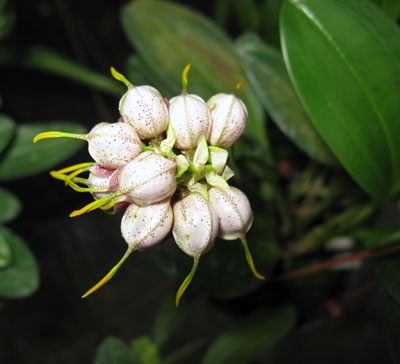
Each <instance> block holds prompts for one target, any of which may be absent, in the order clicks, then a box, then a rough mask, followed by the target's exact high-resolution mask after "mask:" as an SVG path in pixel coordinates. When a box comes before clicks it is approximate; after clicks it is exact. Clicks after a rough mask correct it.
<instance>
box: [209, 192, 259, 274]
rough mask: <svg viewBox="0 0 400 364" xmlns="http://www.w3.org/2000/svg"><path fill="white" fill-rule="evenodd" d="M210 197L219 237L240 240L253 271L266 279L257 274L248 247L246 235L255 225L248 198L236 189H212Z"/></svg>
mask: <svg viewBox="0 0 400 364" xmlns="http://www.w3.org/2000/svg"><path fill="white" fill-rule="evenodd" d="M208 196H209V202H210V204H211V206H213V208H214V209H215V211H216V212H217V214H218V218H219V231H218V236H219V237H221V238H222V239H225V240H235V239H240V241H241V242H242V245H243V248H244V251H245V255H246V260H247V263H248V264H249V267H250V269H251V271H252V272H253V274H254V275H255V276H256V277H257V278H259V279H265V277H264V276H262V275H261V274H260V273H258V272H257V270H256V268H255V266H254V262H253V258H252V256H251V253H250V250H249V248H248V246H247V241H246V233H247V231H248V230H249V229H250V227H251V224H252V223H253V212H252V211H251V207H250V202H249V200H248V198H247V196H246V195H245V194H244V193H243V192H242V191H240V190H239V189H238V188H235V187H230V188H229V189H227V188H218V187H212V188H210V190H209V191H208Z"/></svg>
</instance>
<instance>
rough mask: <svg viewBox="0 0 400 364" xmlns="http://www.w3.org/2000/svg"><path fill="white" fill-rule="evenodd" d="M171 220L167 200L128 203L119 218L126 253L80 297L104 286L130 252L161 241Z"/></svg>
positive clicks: (169, 228)
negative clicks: (150, 203)
mask: <svg viewBox="0 0 400 364" xmlns="http://www.w3.org/2000/svg"><path fill="white" fill-rule="evenodd" d="M172 221H173V213H172V208H171V205H170V202H169V200H166V201H162V202H160V203H157V204H153V205H149V206H145V207H140V206H137V205H135V204H130V205H129V207H128V208H127V209H126V211H125V213H124V216H123V217H122V220H121V233H122V237H123V238H124V239H125V241H126V243H127V244H128V249H127V251H126V253H125V254H124V256H123V257H122V259H121V260H120V261H119V262H118V263H117V264H116V265H115V266H114V267H113V268H112V269H111V270H110V271H109V272H108V273H107V274H106V275H105V276H104V278H102V279H101V280H100V281H99V282H98V283H97V284H96V285H94V286H93V287H92V288H91V289H89V290H88V291H87V292H86V293H85V294H84V295H83V296H82V298H85V297H87V296H89V295H90V294H92V293H93V292H95V291H97V290H98V289H99V288H100V287H102V286H104V285H105V284H106V283H107V282H108V281H109V280H110V279H111V278H112V277H113V276H114V275H115V273H116V272H117V271H118V269H119V268H120V267H121V265H122V264H123V263H124V262H125V260H126V259H127V258H128V257H129V255H131V254H132V252H134V251H136V250H143V249H146V248H150V247H152V246H153V245H155V244H157V243H159V242H161V241H162V240H163V239H164V238H165V237H166V236H167V235H168V233H169V232H170V231H171V227H172Z"/></svg>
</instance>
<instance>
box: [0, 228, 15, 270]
mask: <svg viewBox="0 0 400 364" xmlns="http://www.w3.org/2000/svg"><path fill="white" fill-rule="evenodd" d="M12 259H13V256H12V252H11V248H10V246H9V245H8V243H7V241H6V239H5V238H4V237H3V235H0V269H1V268H4V267H6V266H7V265H10V264H11V262H12Z"/></svg>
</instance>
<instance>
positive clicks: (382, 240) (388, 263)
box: [357, 226, 400, 303]
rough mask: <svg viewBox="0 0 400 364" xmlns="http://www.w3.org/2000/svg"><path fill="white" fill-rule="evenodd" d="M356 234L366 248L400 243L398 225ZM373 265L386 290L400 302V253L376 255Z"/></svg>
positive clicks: (399, 228) (366, 230)
mask: <svg viewBox="0 0 400 364" xmlns="http://www.w3.org/2000/svg"><path fill="white" fill-rule="evenodd" d="M357 236H358V237H359V238H361V239H362V240H363V243H364V246H365V247H366V248H367V249H377V248H383V247H385V246H389V245H391V244H400V227H399V226H395V227H388V228H378V229H365V230H363V231H360V232H358V234H357ZM373 266H374V269H375V273H376V275H377V277H378V280H379V281H380V282H381V283H382V285H383V286H384V287H385V289H386V291H387V292H388V293H389V294H390V295H391V296H392V297H393V298H394V299H395V300H396V301H397V303H400V255H399V252H396V253H394V254H390V255H389V254H388V255H384V256H382V257H377V258H375V259H374V261H373Z"/></svg>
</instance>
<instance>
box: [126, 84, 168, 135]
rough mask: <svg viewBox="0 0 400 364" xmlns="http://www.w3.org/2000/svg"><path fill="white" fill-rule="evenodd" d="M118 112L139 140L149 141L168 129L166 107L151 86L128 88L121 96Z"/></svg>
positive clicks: (159, 95)
mask: <svg viewBox="0 0 400 364" xmlns="http://www.w3.org/2000/svg"><path fill="white" fill-rule="evenodd" d="M119 110H120V113H121V115H122V117H123V118H124V120H125V122H126V123H128V124H129V125H131V126H133V128H134V129H135V130H136V131H137V133H138V134H139V137H140V139H151V138H155V137H156V136H158V135H160V134H162V133H163V132H164V131H166V130H167V128H168V107H167V105H166V104H165V102H164V99H163V97H162V96H161V94H160V93H159V92H158V91H157V90H156V89H155V88H154V87H151V86H137V87H132V88H130V89H129V90H128V91H127V92H126V94H125V95H124V96H122V98H121V101H120V104H119Z"/></svg>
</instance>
